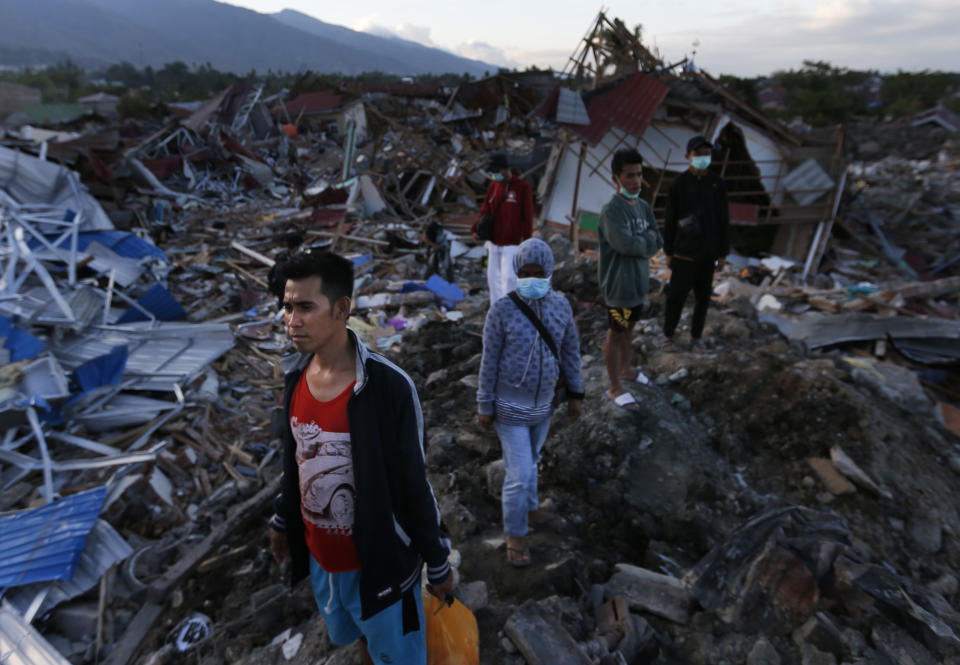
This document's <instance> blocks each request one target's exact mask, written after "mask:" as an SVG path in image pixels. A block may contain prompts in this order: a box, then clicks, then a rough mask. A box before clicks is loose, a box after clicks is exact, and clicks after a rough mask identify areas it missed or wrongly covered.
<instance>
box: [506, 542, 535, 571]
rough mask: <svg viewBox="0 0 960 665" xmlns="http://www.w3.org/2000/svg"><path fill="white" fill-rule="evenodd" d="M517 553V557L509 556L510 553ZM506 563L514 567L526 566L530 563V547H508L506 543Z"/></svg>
mask: <svg viewBox="0 0 960 665" xmlns="http://www.w3.org/2000/svg"><path fill="white" fill-rule="evenodd" d="M511 552H513V553H514V554H517V555H519V557H518V558H513V557H511V556H510V553H511ZM507 563H509V564H510V565H511V566H513V567H514V568H526V567H527V566H529V565H530V563H531V562H530V548H529V547H510V546H509V545H507Z"/></svg>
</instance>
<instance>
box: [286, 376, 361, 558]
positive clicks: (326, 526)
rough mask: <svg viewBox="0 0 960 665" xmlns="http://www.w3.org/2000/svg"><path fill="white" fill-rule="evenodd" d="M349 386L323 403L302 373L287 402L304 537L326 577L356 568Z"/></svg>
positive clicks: (354, 494) (354, 491) (350, 386)
mask: <svg viewBox="0 0 960 665" xmlns="http://www.w3.org/2000/svg"><path fill="white" fill-rule="evenodd" d="M353 386H354V384H353V383H351V384H350V385H349V386H348V387H347V388H346V389H345V390H344V391H343V392H342V393H340V394H339V395H337V396H336V397H335V398H333V399H332V400H330V401H329V402H320V401H318V400H317V399H316V398H315V397H314V396H313V395H312V394H311V393H310V388H309V386H308V385H307V373H306V372H304V373H303V376H302V377H301V378H300V381H299V382H298V383H297V388H296V390H295V391H294V393H293V399H292V401H291V402H290V429H291V430H292V431H293V439H294V441H296V443H297V467H298V469H299V471H300V512H301V514H302V515H303V524H304V529H305V530H304V535H305V536H306V539H307V547H308V548H309V549H310V553H311V554H312V555H313V558H314V559H316V560H317V563H319V564H320V567H321V568H323V569H324V570H325V571H327V572H328V573H342V572H344V571H347V570H357V569H359V568H360V560H359V558H358V557H357V548H356V546H355V545H354V542H353V506H354V498H355V497H356V488H355V485H354V482H353V457H352V456H351V448H350V423H349V421H348V419H347V402H348V401H349V399H350V392H351V391H352V390H353Z"/></svg>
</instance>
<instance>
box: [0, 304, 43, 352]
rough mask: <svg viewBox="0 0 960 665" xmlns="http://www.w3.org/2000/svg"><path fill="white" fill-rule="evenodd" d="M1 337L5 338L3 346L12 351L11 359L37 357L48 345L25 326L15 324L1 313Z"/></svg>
mask: <svg viewBox="0 0 960 665" xmlns="http://www.w3.org/2000/svg"><path fill="white" fill-rule="evenodd" d="M0 338H5V341H4V342H3V348H5V349H7V350H8V351H10V361H11V362H17V361H20V360H29V359H30V358H35V357H36V356H37V355H38V354H39V353H40V352H41V351H43V350H44V349H45V348H47V345H46V344H44V343H43V342H41V341H40V340H39V339H37V338H36V337H34V336H33V335H31V334H30V333H28V332H27V331H26V330H24V329H23V328H18V327H16V326H15V325H13V321H12V320H11V319H10V318H9V317H6V316H4V315H3V314H0Z"/></svg>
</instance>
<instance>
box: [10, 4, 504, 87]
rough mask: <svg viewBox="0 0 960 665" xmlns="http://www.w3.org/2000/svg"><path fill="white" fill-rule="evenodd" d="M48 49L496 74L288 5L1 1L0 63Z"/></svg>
mask: <svg viewBox="0 0 960 665" xmlns="http://www.w3.org/2000/svg"><path fill="white" fill-rule="evenodd" d="M45 52H46V53H49V54H51V55H53V54H54V53H55V54H57V56H61V55H63V54H66V55H69V56H70V57H71V58H72V59H73V60H74V61H76V62H77V63H78V64H80V65H82V66H84V67H88V68H89V67H98V66H103V65H106V64H109V63H114V62H123V61H126V62H130V63H133V64H135V65H138V66H143V65H152V66H154V67H157V66H160V65H163V64H165V63H167V62H173V61H176V60H181V61H183V62H186V63H188V64H203V63H210V64H211V65H213V66H214V67H215V68H217V69H221V70H227V71H235V72H247V71H250V70H251V69H257V70H260V71H265V70H267V69H273V70H275V71H300V70H305V69H311V70H314V71H318V72H331V73H333V72H340V73H344V74H358V73H360V72H365V71H375V70H376V71H382V72H386V73H390V74H399V75H404V74H423V73H437V74H441V73H446V72H455V73H458V74H459V73H463V72H469V73H470V74H473V75H475V76H477V75H482V74H483V73H484V71H496V67H495V66H494V65H489V64H486V63H482V62H479V61H476V60H468V59H466V58H461V57H458V56H455V55H453V54H451V53H447V52H446V51H442V50H440V49H432V48H428V47H425V46H422V45H420V44H416V43H414V42H409V41H405V40H401V39H392V38H386V37H377V36H375V35H370V34H366V33H362V32H357V31H355V30H350V29H348V28H344V27H341V26H337V25H331V24H328V23H324V22H323V21H318V20H316V19H313V18H311V17H309V16H307V15H305V14H301V13H299V12H294V11H290V10H285V11H283V12H280V13H279V14H274V15H267V14H260V13H257V12H254V11H251V10H249V9H243V8H240V7H234V6H232V5H227V4H223V3H219V2H214V1H213V0H162V1H158V0H0V58H3V61H0V64H7V65H17V64H39V63H38V62H37V60H38V54H43V53H45ZM14 60H19V61H18V62H14ZM48 64H52V63H48Z"/></svg>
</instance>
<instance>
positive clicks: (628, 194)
mask: <svg viewBox="0 0 960 665" xmlns="http://www.w3.org/2000/svg"><path fill="white" fill-rule="evenodd" d="M611 170H612V171H613V182H614V185H616V187H617V193H616V194H615V195H614V196H613V198H612V199H610V202H609V203H607V205H605V206H604V207H603V210H602V211H601V213H600V225H599V229H598V231H599V235H600V261H599V262H598V264H597V268H598V276H599V281H600V292H601V295H602V297H603V303H604V305H605V306H606V307H607V318H608V321H609V329H608V330H607V340H606V343H605V344H604V347H603V357H604V360H605V361H606V364H607V374H608V375H609V377H610V390H608V391H607V393H606V395H607V398H608V399H610V400H611V401H613V403H614V404H616V405H617V406H619V407H620V408H623V409H627V410H629V411H637V410H639V406H638V405H637V401H636V399H635V398H634V397H633V395H631V394H630V393H629V392H627V391H626V390H625V389H624V387H623V385H622V384H621V381H624V380H627V381H633V382H635V383H646V382H647V380H648V379H647V377H646V376H645V375H644V374H643V372H641V371H640V370H636V369H633V368H632V367H631V363H630V356H631V355H632V346H631V338H632V333H633V326H634V324H635V323H636V322H637V319H639V318H640V313H641V311H642V309H643V307H644V305H645V304H646V299H647V291H648V289H649V287H650V257H651V256H653V255H654V254H656V253H657V252H658V251H659V250H660V248H661V247H663V238H662V237H661V236H660V230H659V229H658V228H657V223H656V220H655V219H654V216H653V209H652V208H651V207H650V204H648V203H647V202H646V201H644V200H642V199H641V198H640V188H641V187H642V185H643V157H641V156H640V153H639V152H637V151H636V150H618V151H617V152H616V153H615V154H614V155H613V164H612V167H611Z"/></svg>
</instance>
